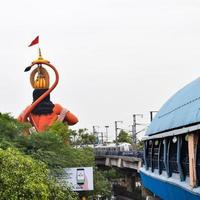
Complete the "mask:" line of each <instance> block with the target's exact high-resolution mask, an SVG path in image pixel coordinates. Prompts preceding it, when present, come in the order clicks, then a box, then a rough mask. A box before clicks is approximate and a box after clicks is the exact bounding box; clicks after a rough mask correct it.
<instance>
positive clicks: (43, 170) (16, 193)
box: [0, 148, 77, 200]
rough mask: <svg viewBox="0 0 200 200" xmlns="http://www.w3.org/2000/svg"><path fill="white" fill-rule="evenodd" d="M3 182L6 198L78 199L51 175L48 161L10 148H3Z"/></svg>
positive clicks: (0, 168)
mask: <svg viewBox="0 0 200 200" xmlns="http://www.w3.org/2000/svg"><path fill="white" fill-rule="evenodd" d="M0 185H1V187H0V197H1V199H5V200H6V199H10V200H16V199H21V200H27V199H34V200H37V199H38V200H47V199H48V200H54V199H68V200H69V199H70V200H75V199H77V197H76V194H75V193H74V192H72V191H70V190H69V188H66V189H65V190H64V189H63V188H61V186H60V185H59V184H58V183H57V182H56V180H55V179H54V178H53V177H51V176H50V175H49V171H48V168H47V167H46V165H45V164H43V163H42V162H40V161H36V160H33V159H32V158H31V157H29V156H25V155H23V154H21V153H20V152H19V151H17V150H15V149H10V148H8V149H7V150H2V149H0Z"/></svg>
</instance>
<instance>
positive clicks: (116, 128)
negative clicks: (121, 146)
mask: <svg viewBox="0 0 200 200" xmlns="http://www.w3.org/2000/svg"><path fill="white" fill-rule="evenodd" d="M117 123H123V121H115V141H116V145H118V139H117V135H118V134H117V130H118V129H120V128H118V127H117Z"/></svg>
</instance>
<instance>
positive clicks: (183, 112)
mask: <svg viewBox="0 0 200 200" xmlns="http://www.w3.org/2000/svg"><path fill="white" fill-rule="evenodd" d="M197 122H200V78H198V79H196V80H194V81H193V82H191V83H189V84H188V85H186V86H185V87H184V88H183V89H181V90H179V91H178V92H177V93H176V94H175V95H174V96H172V97H171V98H170V99H169V100H168V101H167V102H166V103H165V104H164V105H163V106H162V108H161V109H160V110H159V112H158V113H157V114H156V116H155V117H154V119H153V121H152V122H151V124H150V126H149V128H148V129H147V131H146V134H145V135H152V134H156V133H159V132H163V131H167V130H171V129H175V128H179V127H183V126H187V125H190V124H194V123H197Z"/></svg>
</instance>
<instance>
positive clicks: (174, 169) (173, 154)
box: [169, 137, 179, 176]
mask: <svg viewBox="0 0 200 200" xmlns="http://www.w3.org/2000/svg"><path fill="white" fill-rule="evenodd" d="M169 148H170V149H169V173H170V176H171V174H172V173H179V172H178V164H177V137H173V138H171V139H170V147H169Z"/></svg>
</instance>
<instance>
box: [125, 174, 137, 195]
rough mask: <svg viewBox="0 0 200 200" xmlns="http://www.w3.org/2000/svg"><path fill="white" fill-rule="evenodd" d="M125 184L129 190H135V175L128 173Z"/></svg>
mask: <svg viewBox="0 0 200 200" xmlns="http://www.w3.org/2000/svg"><path fill="white" fill-rule="evenodd" d="M125 184H126V188H127V191H129V192H133V191H134V190H135V176H132V175H131V174H126V175H125Z"/></svg>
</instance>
